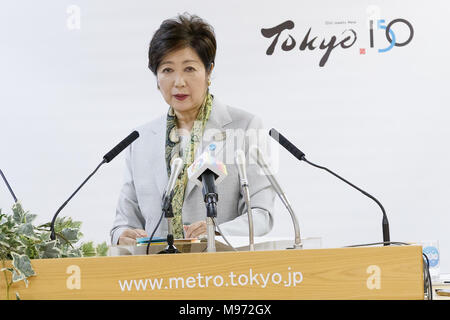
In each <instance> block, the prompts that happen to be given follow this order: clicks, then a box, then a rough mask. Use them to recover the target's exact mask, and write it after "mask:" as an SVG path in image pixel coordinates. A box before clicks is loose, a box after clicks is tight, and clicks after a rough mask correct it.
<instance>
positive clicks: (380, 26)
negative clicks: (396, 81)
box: [261, 18, 414, 67]
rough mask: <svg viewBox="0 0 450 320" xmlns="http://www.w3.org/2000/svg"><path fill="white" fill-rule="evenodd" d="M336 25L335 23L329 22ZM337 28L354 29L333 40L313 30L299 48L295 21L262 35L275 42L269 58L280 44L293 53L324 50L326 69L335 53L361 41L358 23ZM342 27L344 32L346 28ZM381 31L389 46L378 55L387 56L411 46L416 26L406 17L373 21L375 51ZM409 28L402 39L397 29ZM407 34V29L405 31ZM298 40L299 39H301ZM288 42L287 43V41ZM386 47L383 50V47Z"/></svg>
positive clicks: (371, 33) (265, 30)
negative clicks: (294, 31) (376, 31)
mask: <svg viewBox="0 0 450 320" xmlns="http://www.w3.org/2000/svg"><path fill="white" fill-rule="evenodd" d="M329 24H332V23H329ZM334 24H335V25H341V26H342V25H350V28H346V29H344V30H343V31H342V32H340V33H338V34H335V35H332V36H331V37H328V38H326V37H324V36H320V35H317V34H314V32H313V31H312V27H310V28H309V30H308V31H307V32H306V34H305V35H304V36H303V38H301V42H299V43H300V44H299V46H297V40H296V38H295V37H294V36H292V35H291V34H290V33H289V30H293V29H294V27H295V24H294V22H293V21H292V20H287V21H284V22H282V23H280V24H278V25H276V26H274V27H271V28H263V29H261V34H262V35H263V37H265V38H268V39H272V42H271V43H270V45H269V47H268V48H267V50H266V54H267V55H269V56H270V55H272V54H274V52H275V50H276V49H277V48H278V46H277V44H278V42H279V41H280V37H281V45H280V46H279V48H280V49H281V50H282V51H291V50H294V49H295V48H297V49H298V50H299V51H304V50H310V51H314V50H317V51H319V52H320V51H322V52H323V55H322V58H321V59H320V61H319V66H320V67H323V66H325V64H326V63H327V61H328V58H329V57H330V55H331V53H332V52H333V50H335V49H337V50H348V49H350V48H351V47H352V46H354V44H355V43H356V41H357V39H358V33H357V32H356V30H355V29H354V26H353V25H355V24H356V22H354V21H343V22H335V23H334ZM341 26H339V27H340V28H341V30H342V27H341ZM375 27H376V30H379V31H381V32H384V35H385V37H386V41H387V43H388V44H387V46H384V44H379V45H377V48H378V49H377V50H378V53H385V52H388V51H390V50H392V49H393V48H394V47H404V46H406V45H408V44H409V43H411V41H412V40H413V38H414V28H413V26H412V24H411V23H410V22H409V21H408V20H406V19H402V18H398V19H394V20H392V21H390V22H386V20H384V19H378V20H369V42H370V43H369V45H370V48H375V37H374V30H375ZM398 27H400V28H402V29H405V30H406V29H407V31H406V36H405V32H403V33H402V36H401V39H400V37H399V36H398V34H397V33H396V32H395V30H396V28H398ZM402 31H403V30H402ZM297 39H298V38H297ZM283 40H284V41H283ZM382 46H383V47H382ZM359 53H360V54H366V49H365V48H360V49H359Z"/></svg>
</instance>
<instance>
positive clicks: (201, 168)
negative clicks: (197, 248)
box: [188, 143, 227, 252]
mask: <svg viewBox="0 0 450 320" xmlns="http://www.w3.org/2000/svg"><path fill="white" fill-rule="evenodd" d="M215 149H216V145H215V144H214V143H211V144H210V145H209V146H208V150H207V151H206V152H204V153H202V154H201V155H200V156H199V157H198V158H197V159H196V160H195V161H194V162H193V163H192V164H191V166H190V167H189V168H188V178H189V180H192V181H194V182H195V183H196V184H197V185H198V186H199V187H202V192H203V200H204V202H205V206H206V228H207V241H208V244H207V251H208V252H215V251H216V245H215V242H214V241H215V231H214V229H215V228H214V219H215V218H216V217H217V202H218V201H219V195H218V193H217V189H216V184H219V183H220V182H221V181H222V180H223V179H224V178H225V177H226V176H227V168H226V167H225V165H224V164H223V163H222V162H220V161H218V160H217V159H216V158H215V157H214V156H213V153H214V150H215Z"/></svg>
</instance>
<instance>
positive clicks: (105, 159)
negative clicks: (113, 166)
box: [50, 131, 139, 240]
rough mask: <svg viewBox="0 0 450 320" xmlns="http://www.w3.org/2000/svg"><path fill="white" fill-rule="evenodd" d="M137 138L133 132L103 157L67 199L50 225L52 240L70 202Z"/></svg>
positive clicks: (137, 134) (136, 133) (137, 135)
mask: <svg viewBox="0 0 450 320" xmlns="http://www.w3.org/2000/svg"><path fill="white" fill-rule="evenodd" d="M137 138H139V133H138V132H137V131H133V132H132V133H131V134H129V135H128V136H127V137H126V138H125V139H123V140H122V141H121V142H120V143H119V144H118V145H117V146H115V147H114V148H113V149H111V151H109V152H108V153H107V154H105V155H104V156H103V161H102V162H100V164H99V165H98V166H97V168H95V170H94V171H93V172H92V173H91V174H90V175H89V176H88V177H87V178H86V180H84V181H83V183H82V184H81V185H80V186H79V187H78V188H77V189H76V190H75V192H74V193H72V195H71V196H70V197H69V199H67V200H66V201H65V202H64V203H63V204H62V205H61V207H59V209H58V210H57V211H56V213H55V215H54V216H53V219H52V222H51V223H50V231H51V234H50V239H52V240H55V239H56V235H55V222H56V217H57V216H58V214H59V213H60V212H61V210H62V209H64V207H65V206H66V205H67V204H68V203H69V201H70V200H71V199H72V198H73V197H74V196H75V194H77V192H78V191H79V190H80V189H81V188H82V187H83V186H84V185H85V184H86V182H87V181H88V180H89V179H90V178H91V177H92V176H93V175H94V174H95V173H96V172H97V170H98V169H99V168H100V167H101V166H102V165H103V164H104V163H109V162H110V161H111V160H112V159H114V158H115V157H116V156H117V155H118V154H119V153H121V152H122V151H123V150H124V149H125V148H126V147H128V146H129V145H130V144H131V143H132V142H133V141H135V140H136V139H137Z"/></svg>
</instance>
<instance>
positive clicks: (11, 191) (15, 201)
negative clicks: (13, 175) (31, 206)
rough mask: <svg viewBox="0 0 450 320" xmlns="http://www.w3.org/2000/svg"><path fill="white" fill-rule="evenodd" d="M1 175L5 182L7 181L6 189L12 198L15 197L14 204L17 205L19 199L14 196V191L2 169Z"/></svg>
mask: <svg viewBox="0 0 450 320" xmlns="http://www.w3.org/2000/svg"><path fill="white" fill-rule="evenodd" d="M0 175H1V176H2V178H3V181H5V184H6V187H7V188H8V190H9V193H10V194H11V195H12V197H13V199H14V203H17V197H16V195H15V194H14V191H13V190H12V188H11V186H10V185H9V183H8V180H6V177H5V175H4V174H3V171H2V170H1V169H0Z"/></svg>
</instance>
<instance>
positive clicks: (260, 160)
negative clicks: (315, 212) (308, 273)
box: [250, 145, 303, 249]
mask: <svg viewBox="0 0 450 320" xmlns="http://www.w3.org/2000/svg"><path fill="white" fill-rule="evenodd" d="M250 155H251V157H252V158H253V159H254V160H255V161H256V163H257V164H258V166H259V167H260V168H261V169H262V170H263V172H264V174H265V176H266V177H267V179H268V180H269V181H270V184H271V185H272V187H273V188H274V189H275V192H276V193H277V195H278V197H279V198H280V200H281V202H283V204H284V206H285V207H286V209H287V210H288V212H289V214H290V215H291V219H292V224H293V225H294V233H295V241H294V247H293V249H301V248H302V247H303V245H302V243H301V238H300V227H299V224H298V220H297V216H296V215H295V213H294V210H293V209H292V206H291V204H290V202H289V200H288V198H287V196H286V194H285V193H284V191H283V189H281V186H280V184H279V183H278V180H277V179H276V178H275V175H274V174H273V172H272V170H271V169H270V167H269V165H268V164H267V162H266V161H265V160H264V156H263V154H262V152H261V150H260V149H259V147H258V146H256V145H255V146H252V147H251V149H250Z"/></svg>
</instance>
